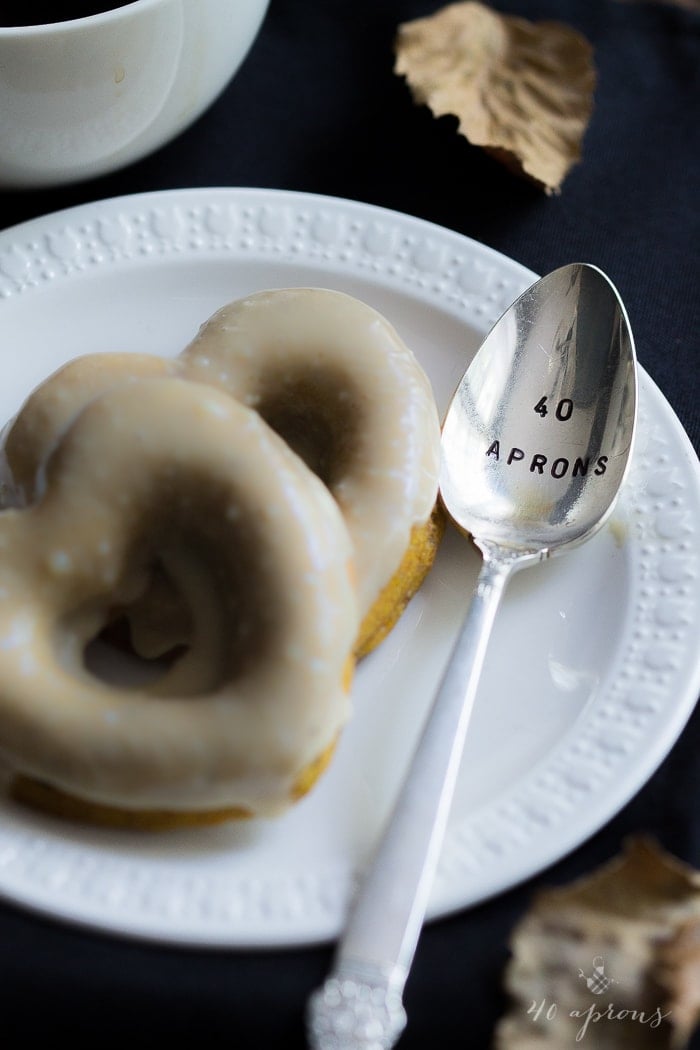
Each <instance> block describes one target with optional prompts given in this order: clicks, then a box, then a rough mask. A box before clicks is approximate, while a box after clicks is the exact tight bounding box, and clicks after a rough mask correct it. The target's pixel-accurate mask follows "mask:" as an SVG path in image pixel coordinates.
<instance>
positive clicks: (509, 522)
mask: <svg viewBox="0 0 700 1050" xmlns="http://www.w3.org/2000/svg"><path fill="white" fill-rule="evenodd" d="M636 409H637V372H636V361H635V353H634V344H633V340H632V334H631V331H630V327H629V322H628V319H627V314H626V313H625V309H624V306H623V305H622V302H621V300H620V297H619V295H618V293H617V291H616V289H615V288H614V287H613V285H612V284H611V282H610V281H609V280H608V278H607V277H606V276H605V275H604V274H603V273H602V272H601V271H600V270H598V269H597V268H596V267H594V266H589V265H587V264H584V263H574V264H572V265H570V266H563V267H562V268H561V269H559V270H555V271H554V272H553V273H550V274H549V275H548V276H546V277H543V278H542V280H540V281H537V282H536V283H535V284H533V285H532V287H531V288H529V289H528V290H527V291H526V292H525V293H524V294H523V295H521V296H520V298H519V299H517V300H516V302H515V303H513V305H512V306H511V307H510V308H509V309H508V310H507V311H506V313H505V314H504V315H503V316H502V317H501V319H500V320H499V321H498V322H497V323H496V325H495V326H494V327H493V328H492V330H491V332H490V333H489V335H488V336H487V337H486V339H485V341H484V342H483V344H482V346H481V348H480V350H479V352H478V353H477V355H476V357H475V358H474V360H473V361H472V364H471V365H470V366H469V368H468V370H467V372H466V373H465V375H464V377H463V379H462V381H461V382H460V384H459V386H458V388H457V391H456V393H455V395H454V397H453V399H452V402H451V404H450V407H449V409H448V412H447V416H446V418H445V423H444V426H443V432H442V469H441V475H440V492H441V496H442V500H443V503H444V505H445V508H446V509H447V512H448V514H449V515H450V517H451V518H452V520H453V522H454V523H455V524H456V526H457V528H458V529H460V530H462V531H464V532H466V533H470V534H471V537H472V539H473V541H474V543H475V544H476V546H477V547H478V548H479V550H480V551H481V553H482V555H483V566H482V568H481V571H480V573H479V577H478V580H477V583H476V587H475V590H474V593H473V596H472V600H471V604H470V607H469V610H468V613H467V617H466V620H465V622H464V624H463V626H462V628H461V631H460V633H459V636H458V638H457V642H456V643H455V646H454V649H453V651H452V654H451V656H450V660H449V663H448V666H447V670H446V671H445V674H444V677H443V679H442V682H441V684H440V687H439V690H438V693H437V696H436V698H435V700H434V703H433V707H432V709H431V712H430V715H429V717H428V720H427V722H426V725H425V728H424V730H423V733H422V736H421V739H420V742H419V744H418V747H417V750H416V753H415V756H414V758H413V762H412V765H411V768H410V770H409V773H408V777H407V779H406V781H405V784H404V787H403V789H402V791H401V794H400V796H399V800H398V803H397V805H396V808H395V810H394V813H393V815H392V818H391V820H390V822H389V825H388V828H387V830H386V832H385V834H384V837H383V838H382V841H381V843H380V845H379V849H378V852H377V853H376V856H375V858H374V861H373V863H372V865H371V867H370V869H369V871H368V872H367V874H366V876H365V878H364V880H363V884H362V886H361V889H360V892H359V895H358V897H357V900H356V901H355V904H354V907H353V910H352V911H351V914H350V919H349V922H348V925H347V928H346V931H345V934H344V936H343V938H342V941H341V943H340V946H339V949H338V952H337V956H336V960H335V963H334V967H333V970H332V972H331V974H330V976H329V977H328V979H327V980H326V982H325V984H324V985H323V986H322V987H321V988H320V989H319V990H318V991H317V992H315V993H314V995H313V996H312V998H311V1000H310V1003H309V1036H310V1043H311V1046H312V1047H314V1050H360V1048H363V1050H388V1048H389V1047H391V1046H393V1045H394V1043H395V1042H396V1040H397V1039H398V1038H399V1035H400V1034H401V1032H402V1031H403V1028H404V1026H405V1024H406V1014H405V1011H404V1009H403V1005H402V1002H401V996H402V992H403V988H404V985H405V982H406V978H407V976H408V972H409V969H410V966H411V962H412V959H413V954H414V951H415V948H416V943H417V941H418V936H419V933H420V928H421V925H422V923H423V919H424V916H425V909H426V905H427V901H428V895H429V891H430V887H431V884H432V880H433V875H434V873H435V869H436V867H437V862H438V858H439V853H440V848H441V845H442V840H443V837H444V832H445V827H446V824H447V817H448V813H449V807H450V803H451V800H452V795H453V791H454V785H455V781H456V778H457V772H458V769H459V763H460V759H461V755H462V751H463V746H464V738H465V735H466V730H467V724H468V721H469V717H470V714H471V709H472V705H473V701H474V696H475V694H476V688H477V683H478V680H479V676H480V673H481V669H482V666H483V662H484V657H485V654H486V646H487V641H488V636H489V633H490V631H491V627H492V625H493V622H494V618H495V615H496V610H497V608H498V605H499V602H500V599H501V596H502V594H503V591H504V588H505V585H506V582H507V580H508V578H509V577H510V575H511V574H512V573H513V572H515V570H516V569H520V568H522V567H523V566H526V565H532V564H534V563H536V562H539V561H543V560H544V559H545V558H548V557H550V556H551V555H553V554H559V553H562V552H563V551H565V550H568V549H570V548H571V547H573V546H575V545H577V544H580V543H583V542H584V541H585V540H587V539H589V538H590V537H591V536H592V535H593V534H594V533H595V532H597V531H598V529H600V527H601V525H602V524H603V523H604V522H605V521H606V519H607V518H608V517H609V515H610V513H611V511H612V508H613V505H614V503H615V499H616V497H617V494H618V492H619V489H620V486H621V484H622V481H623V478H624V476H625V473H626V471H627V467H628V464H629V459H630V451H631V447H632V439H633V435H634V430H635V421H636Z"/></svg>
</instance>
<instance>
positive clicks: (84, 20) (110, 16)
mask: <svg viewBox="0 0 700 1050" xmlns="http://www.w3.org/2000/svg"><path fill="white" fill-rule="evenodd" d="M169 2H170V0H129V2H128V3H125V4H121V6H120V7H108V8H107V9H106V10H105V11H98V12H97V13H96V14H94V15H82V16H80V17H79V18H66V19H64V20H63V21H60V22H34V23H30V24H29V25H26V26H3V25H0V37H4V36H13V37H21V36H40V35H46V36H48V35H49V34H52V33H61V32H66V31H74V30H75V29H82V28H83V27H84V26H93V25H100V24H103V23H106V22H112V21H116V20H117V19H119V18H123V17H124V16H125V15H128V14H134V13H135V10H134V9H135V8H149V7H157V6H158V5H161V4H166V3H169Z"/></svg>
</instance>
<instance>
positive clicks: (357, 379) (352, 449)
mask: <svg viewBox="0 0 700 1050" xmlns="http://www.w3.org/2000/svg"><path fill="white" fill-rule="evenodd" d="M179 363H180V367H181V370H182V374H185V375H187V376H189V377H191V378H192V379H195V380H197V381H198V382H203V383H210V384H212V385H213V386H216V387H219V388H220V389H222V390H225V391H226V392H227V393H229V394H231V395H232V396H233V397H235V398H237V399H238V400H240V401H242V402H244V403H245V404H246V405H249V406H250V407H251V408H254V409H255V410H256V411H257V412H258V413H259V414H260V415H261V416H262V417H263V419H264V420H265V421H266V422H267V423H268V424H269V425H270V426H271V427H272V428H273V430H276V431H277V433H278V434H280V436H281V437H283V438H284V440H285V441H286V442H287V443H288V444H289V445H290V447H291V448H292V449H294V451H295V452H297V453H298V454H299V455H300V456H301V458H302V459H303V460H304V461H305V462H306V464H307V465H308V466H309V467H310V468H311V469H312V470H313V471H314V473H316V474H317V475H318V477H319V478H321V480H322V481H323V482H324V483H325V484H326V485H327V486H328V488H329V490H330V492H331V494H332V495H333V497H334V499H335V500H336V502H337V503H338V506H339V507H340V509H341V511H342V514H343V517H344V519H345V523H346V525H347V527H348V531H349V533H350V537H351V539H352V542H353V546H354V551H355V570H356V573H357V587H358V592H359V602H360V612H361V616H362V625H361V627H360V631H359V636H358V639H357V642H356V653H357V655H358V656H362V655H364V654H365V653H367V652H369V651H370V650H371V649H372V648H374V646H375V645H376V644H377V643H378V642H379V641H380V640H381V639H382V638H383V637H384V636H385V635H386V634H387V633H388V631H389V630H390V629H391V627H392V626H393V625H394V623H395V622H396V621H397V620H398V618H399V616H400V615H401V613H402V612H403V610H404V607H405V606H406V604H407V602H408V600H409V599H410V597H411V596H412V595H413V594H414V593H415V591H416V590H417V589H418V587H419V586H420V584H421V582H422V580H423V578H424V577H425V575H426V573H427V572H428V570H429V568H430V566H431V565H432V562H433V559H434V556H435V552H436V550H437V545H438V543H439V540H440V536H441V533H442V527H443V520H442V517H441V515H440V514H439V512H438V511H437V510H436V509H435V507H436V500H437V486H438V471H439V457H440V426H439V419H438V413H437V408H436V405H435V400H434V397H433V393H432V389H431V386H430V382H429V380H428V378H427V376H426V374H425V372H424V371H423V369H422V368H421V367H420V365H419V364H418V362H417V360H416V358H415V357H414V355H413V354H412V353H411V352H410V351H409V350H408V348H407V347H406V346H405V345H404V343H403V342H402V340H401V339H400V337H399V335H398V334H397V332H396V331H395V330H394V328H393V327H392V326H391V325H390V324H389V322H388V321H387V320H386V319H385V318H384V317H382V315H381V314H379V313H377V311H376V310H374V309H372V308H371V307H370V306H367V305H366V304H365V303H362V302H360V301H359V300H357V299H355V298H352V297H351V296H349V295H345V294H343V293H341V292H336V291H330V290H328V289H323V288H287V289H279V290H274V291H265V292H259V293H258V294H256V295H251V296H249V297H248V298H245V299H240V300H238V301H237V302H233V303H231V304H229V305H228V306H224V307H223V308H222V309H221V310H219V311H218V312H217V313H215V314H214V316H213V317H212V318H210V319H209V320H208V321H207V322H206V323H205V324H204V325H203V326H202V328H201V329H200V331H199V334H198V335H197V337H196V338H195V339H194V341H193V342H192V343H191V344H190V345H189V346H188V347H187V348H186V349H185V350H184V351H183V353H182V354H181V355H180V358H179Z"/></svg>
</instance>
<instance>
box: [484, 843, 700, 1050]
mask: <svg viewBox="0 0 700 1050" xmlns="http://www.w3.org/2000/svg"><path fill="white" fill-rule="evenodd" d="M511 949H512V957H511V961H510V963H509V965H508V967H507V970H506V979H505V983H506V988H507V990H508V992H509V994H510V996H511V1000H512V1006H511V1008H510V1010H509V1012H508V1014H507V1015H506V1016H505V1017H504V1018H503V1019H502V1021H501V1022H500V1023H499V1025H498V1028H497V1030H496V1034H495V1042H494V1046H495V1050H530V1048H532V1050H535V1048H537V1050H559V1048H560V1047H562V1046H569V1045H572V1046H573V1045H576V1043H577V1042H579V1043H585V1041H586V1039H587V1040H588V1042H589V1045H594V1046H595V1047H596V1050H619V1048H624V1047H630V1048H634V1050H647V1048H648V1050H680V1048H682V1047H684V1046H685V1045H686V1043H687V1041H688V1039H689V1037H690V1035H691V1034H692V1031H693V1029H694V1027H695V1025H696V1024H697V1022H698V1019H699V1018H700V873H699V872H696V871H694V870H693V869H691V868H689V867H687V866H686V865H684V864H681V862H680V861H678V860H676V859H675V858H673V857H671V856H670V855H668V854H666V853H663V852H662V851H661V850H659V849H658V847H657V846H655V845H654V844H653V843H652V842H650V841H648V840H645V839H638V840H635V841H634V842H632V843H630V844H629V846H628V847H627V849H626V851H625V853H624V855H623V856H622V857H620V858H618V859H616V860H615V861H613V862H612V863H610V864H608V865H606V866H605V867H603V868H601V869H600V870H599V871H598V872H596V873H595V874H594V875H592V876H590V877H588V878H586V879H583V880H581V881H579V882H576V883H574V884H573V885H572V886H570V887H565V888H563V889H556V890H550V891H548V892H546V893H543V894H541V895H540V896H539V897H538V898H537V899H536V900H535V901H534V903H533V906H532V907H531V909H530V911H529V912H528V914H527V915H526V916H525V918H524V919H523V920H522V921H521V923H520V924H519V925H518V927H517V929H516V930H515V932H514V935H513V938H512V941H511Z"/></svg>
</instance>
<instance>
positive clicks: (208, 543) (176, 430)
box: [0, 378, 358, 827]
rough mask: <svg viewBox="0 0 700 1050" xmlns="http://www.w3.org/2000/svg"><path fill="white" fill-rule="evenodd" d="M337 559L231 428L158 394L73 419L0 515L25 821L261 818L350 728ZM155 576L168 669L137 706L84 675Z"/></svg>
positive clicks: (8, 691)
mask: <svg viewBox="0 0 700 1050" xmlns="http://www.w3.org/2000/svg"><path fill="white" fill-rule="evenodd" d="M351 554H352V548H351V544H350V541H349V537H348V535H347V530H346V528H345V525H344V523H343V521H342V518H341V516H340V513H339V511H338V509H337V507H336V505H335V504H334V501H333V500H332V499H331V498H330V496H329V494H328V492H327V491H326V489H325V488H324V486H323V485H322V484H320V483H319V481H318V479H317V478H315V477H314V476H313V475H312V473H311V472H310V471H309V470H307V469H306V468H305V467H304V465H303V464H302V463H301V462H300V461H299V459H298V457H296V456H295V455H293V454H292V453H291V452H290V451H289V449H288V448H287V447H286V445H285V444H284V442H283V441H281V440H280V439H279V438H278V437H277V435H275V434H274V433H273V431H272V430H271V429H270V428H269V427H268V426H267V425H266V424H265V423H264V422H263V420H262V419H261V418H260V417H259V416H258V415H257V414H256V413H255V412H252V411H251V410H250V409H247V408H245V407H244V406H243V405H241V404H239V403H238V402H236V401H235V400H234V399H233V398H230V397H228V396H227V395H225V394H223V393H221V392H219V391H217V390H214V389H213V388H212V387H211V386H202V385H199V384H196V383H194V382H190V381H183V380H180V379H175V378H163V379H158V378H154V379H142V380H133V381H131V382H128V383H121V384H118V385H116V386H113V387H112V388H111V389H110V390H108V391H107V392H106V393H103V394H100V395H98V396H97V397H95V398H94V399H92V400H91V401H90V402H89V403H88V404H87V405H86V406H85V407H84V408H83V410H82V411H80V412H79V413H78V415H77V416H76V417H75V418H74V419H73V421H72V422H71V423H70V424H69V425H68V427H67V428H66V429H65V430H64V431H63V433H62V434H61V436H60V438H59V439H58V441H57V442H56V444H55V447H54V449H53V451H52V452H51V455H50V457H49V458H48V460H47V462H46V463H45V465H44V467H43V469H42V483H41V492H40V493H39V494H38V497H37V498H36V499H35V500H34V501H33V502H32V503H31V504H30V505H28V506H26V507H23V508H13V509H9V510H6V511H5V512H4V513H3V514H2V515H0V596H1V597H2V601H1V602H0V752H1V753H2V755H3V757H4V758H5V759H6V760H7V761H8V762H9V764H10V765H11V767H12V768H13V769H14V770H15V771H16V772H17V774H18V784H19V787H18V791H19V794H20V796H21V797H25V798H26V797H29V798H30V799H33V800H34V801H38V802H39V804H41V805H52V804H55V808H58V809H59V811H62V812H68V813H70V814H71V815H75V814H76V811H77V813H78V814H79V815H82V816H86V817H88V818H93V819H97V820H100V821H101V822H105V821H107V822H110V823H125V824H127V825H135V826H144V827H164V826H172V825H173V824H178V823H180V822H184V823H191V822H195V823H198V822H202V821H211V820H214V819H225V818H227V817H231V816H241V815H253V816H265V815H269V814H274V813H277V812H279V811H280V810H282V809H284V808H285V807H286V806H288V805H290V804H291V803H292V802H293V801H294V800H295V799H296V798H298V797H299V796H300V795H301V794H303V792H304V791H306V790H308V788H309V787H310V785H311V783H312V782H313V780H314V779H315V777H316V776H317V775H318V774H319V772H320V771H321V769H322V768H323V766H324V764H325V763H326V762H327V760H328V756H329V754H330V753H331V751H332V749H333V746H334V743H335V741H336V738H337V736H338V734H339V732H340V730H341V728H342V726H343V724H344V723H345V721H346V719H347V717H348V713H349V699H348V693H347V690H348V656H349V653H350V651H351V649H352V644H353V640H354V638H355V636H356V632H357V626H358V612H357V603H356V594H355V589H354V584H353V582H352V580H351V565H350V559H351ZM154 561H159V562H162V563H163V565H164V566H165V567H166V568H167V572H168V574H169V576H170V578H171V579H172V580H173V581H175V584H176V586H177V589H178V592H179V594H180V595H181V596H182V598H183V600H184V601H185V603H186V604H187V606H188V609H189V611H190V615H191V638H190V644H189V648H188V649H187V651H186V652H185V653H184V655H182V656H181V657H180V659H178V660H176V661H175V662H174V663H173V664H172V666H171V667H170V668H169V669H167V670H166V671H165V672H164V673H163V675H162V676H161V677H160V678H159V679H158V680H157V681H156V682H155V683H151V684H150V685H148V686H143V685H139V686H135V687H131V688H129V687H126V686H125V685H122V684H115V683H109V682H107V681H104V680H101V679H99V678H97V677H95V676H94V675H93V674H91V673H90V671H89V670H88V669H87V667H86V664H85V658H84V653H85V649H86V646H87V645H88V643H89V642H90V640H91V639H92V638H94V637H95V636H96V634H97V633H98V632H99V630H100V628H101V626H102V625H103V623H104V622H105V620H106V618H107V616H108V611H109V609H110V608H111V607H112V606H113V605H114V604H115V603H117V604H125V605H128V604H129V603H130V602H131V601H132V600H133V598H134V596H135V595H139V594H140V593H142V591H143V588H144V580H147V579H148V578H149V574H150V571H151V566H152V564H153V562H154Z"/></svg>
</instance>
